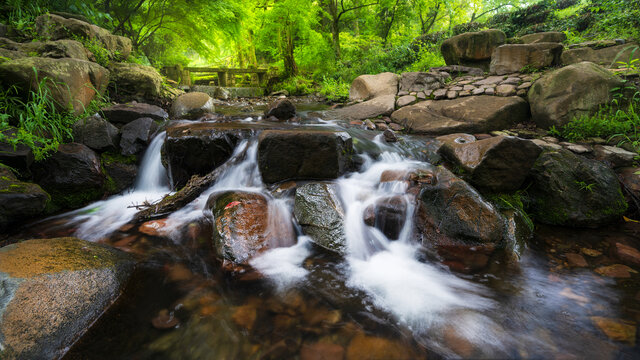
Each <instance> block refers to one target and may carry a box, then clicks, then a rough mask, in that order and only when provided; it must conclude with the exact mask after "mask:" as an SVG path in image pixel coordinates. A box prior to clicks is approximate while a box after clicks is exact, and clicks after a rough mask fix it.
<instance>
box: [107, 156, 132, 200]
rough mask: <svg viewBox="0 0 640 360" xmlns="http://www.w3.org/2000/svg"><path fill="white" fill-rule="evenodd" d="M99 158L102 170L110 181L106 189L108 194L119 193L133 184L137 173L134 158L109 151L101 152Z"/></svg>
mask: <svg viewBox="0 0 640 360" xmlns="http://www.w3.org/2000/svg"><path fill="white" fill-rule="evenodd" d="M101 159H102V167H103V168H104V172H105V174H106V175H107V177H108V179H110V181H111V188H108V189H106V190H107V191H108V192H109V193H110V194H117V193H120V192H122V191H123V190H126V189H128V188H130V187H131V186H132V185H133V184H134V182H135V181H136V176H137V175H138V167H137V166H136V161H135V159H132V158H130V157H121V156H115V155H114V154H111V153H105V154H102V157H101Z"/></svg>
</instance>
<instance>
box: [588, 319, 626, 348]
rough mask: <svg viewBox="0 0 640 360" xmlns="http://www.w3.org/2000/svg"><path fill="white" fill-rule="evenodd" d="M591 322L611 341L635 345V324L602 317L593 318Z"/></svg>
mask: <svg viewBox="0 0 640 360" xmlns="http://www.w3.org/2000/svg"><path fill="white" fill-rule="evenodd" d="M591 321H593V323H594V324H595V325H596V326H597V327H598V329H600V330H601V331H602V332H603V333H604V334H605V335H607V337H608V338H610V339H611V340H615V341H620V342H625V343H627V344H629V345H631V346H634V345H635V343H636V325H635V324H634V323H631V322H626V321H623V320H618V319H609V318H605V317H600V316H592V317H591Z"/></svg>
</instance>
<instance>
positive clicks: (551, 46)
mask: <svg viewBox="0 0 640 360" xmlns="http://www.w3.org/2000/svg"><path fill="white" fill-rule="evenodd" d="M561 55H562V45H561V44H557V43H535V44H509V45H502V46H499V47H498V48H496V49H495V50H494V51H493V55H492V56H491V66H490V70H489V71H490V72H491V73H492V74H497V75H505V74H511V73H515V72H519V71H522V69H525V68H528V70H539V69H544V68H547V67H551V66H555V65H559V64H560V56H561Z"/></svg>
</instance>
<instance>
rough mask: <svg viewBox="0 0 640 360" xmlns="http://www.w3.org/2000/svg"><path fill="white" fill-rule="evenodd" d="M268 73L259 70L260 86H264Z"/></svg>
mask: <svg viewBox="0 0 640 360" xmlns="http://www.w3.org/2000/svg"><path fill="white" fill-rule="evenodd" d="M266 75H267V73H263V72H259V73H258V86H260V87H262V86H264V85H265V83H264V79H265V78H266Z"/></svg>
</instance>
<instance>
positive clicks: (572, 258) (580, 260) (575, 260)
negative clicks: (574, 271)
mask: <svg viewBox="0 0 640 360" xmlns="http://www.w3.org/2000/svg"><path fill="white" fill-rule="evenodd" d="M564 256H565V258H567V262H568V263H569V266H571V267H587V266H589V263H587V260H585V259H584V257H582V255H579V254H572V253H567V254H564Z"/></svg>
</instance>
